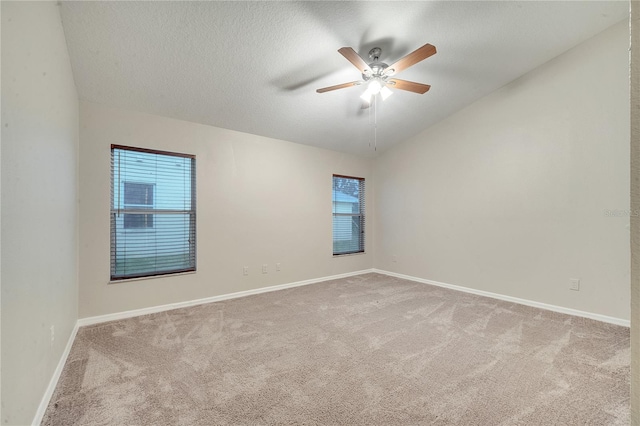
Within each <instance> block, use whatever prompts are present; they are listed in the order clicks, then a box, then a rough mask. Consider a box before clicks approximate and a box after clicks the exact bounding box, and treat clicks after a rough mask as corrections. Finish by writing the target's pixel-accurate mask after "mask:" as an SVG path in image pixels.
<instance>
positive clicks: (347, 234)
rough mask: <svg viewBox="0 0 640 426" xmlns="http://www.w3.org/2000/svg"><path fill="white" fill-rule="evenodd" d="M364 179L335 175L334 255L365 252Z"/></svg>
mask: <svg viewBox="0 0 640 426" xmlns="http://www.w3.org/2000/svg"><path fill="white" fill-rule="evenodd" d="M364 193H365V191H364V179H362V178H356V177H349V176H340V175H333V254H334V255H341V254H351V253H363V252H364V212H365V203H364Z"/></svg>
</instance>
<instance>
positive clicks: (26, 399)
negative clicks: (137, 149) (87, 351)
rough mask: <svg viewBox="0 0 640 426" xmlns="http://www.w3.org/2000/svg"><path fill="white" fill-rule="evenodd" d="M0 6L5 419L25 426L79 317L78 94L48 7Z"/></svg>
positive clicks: (56, 19) (55, 9)
mask: <svg viewBox="0 0 640 426" xmlns="http://www.w3.org/2000/svg"><path fill="white" fill-rule="evenodd" d="M1 7H2V254H1V257H2V259H1V261H2V274H1V275H2V424H3V425H4V424H30V423H31V421H32V420H33V418H34V414H35V413H36V410H37V407H38V405H39V403H40V400H41V398H42V396H43V394H44V393H45V389H46V387H47V385H48V384H49V381H50V380H51V377H52V375H53V372H54V370H55V368H56V366H57V364H58V362H59V360H60V357H61V356H62V353H63V351H64V348H65V345H66V343H67V341H68V339H69V336H70V334H71V331H72V329H73V327H74V325H75V322H76V319H77V317H78V316H77V313H78V311H77V306H78V287H77V253H78V252H77V191H76V188H77V148H78V100H77V94H76V89H75V85H74V82H73V76H72V74H71V66H70V62H69V57H68V53H67V47H66V43H65V39H64V33H63V30H62V25H61V21H60V14H59V12H58V7H57V6H56V3H54V2H46V3H40V2H38V3H30V2H21V3H13V2H5V1H3V2H2V6H1ZM51 326H54V327H55V329H54V331H55V340H54V341H53V342H51V332H50V327H51Z"/></svg>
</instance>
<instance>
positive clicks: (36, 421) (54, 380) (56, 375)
mask: <svg viewBox="0 0 640 426" xmlns="http://www.w3.org/2000/svg"><path fill="white" fill-rule="evenodd" d="M78 327H79V326H78V321H76V325H75V326H74V327H73V330H71V335H70V336H69V340H68V341H67V346H65V348H64V352H62V356H61V357H60V361H59V362H58V365H57V367H56V369H55V371H54V372H53V376H52V377H51V380H50V381H49V386H47V389H46V391H45V393H44V395H43V396H42V400H41V401H40V405H39V406H38V411H36V415H35V417H34V418H33V422H32V423H31V424H32V426H40V423H42V418H43V417H44V413H45V412H46V411H47V407H48V406H49V401H51V397H52V396H53V391H55V390H56V386H57V385H58V380H59V379H60V375H61V374H62V370H63V369H64V365H65V364H66V362H67V358H68V357H69V353H71V347H72V346H73V342H74V341H75V339H76V334H77V333H78Z"/></svg>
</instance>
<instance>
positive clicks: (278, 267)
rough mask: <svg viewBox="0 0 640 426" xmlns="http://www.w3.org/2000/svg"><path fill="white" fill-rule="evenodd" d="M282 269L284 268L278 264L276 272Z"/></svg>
mask: <svg viewBox="0 0 640 426" xmlns="http://www.w3.org/2000/svg"><path fill="white" fill-rule="evenodd" d="M280 269H282V267H281V266H280V264H279V263H276V271H279V270H280Z"/></svg>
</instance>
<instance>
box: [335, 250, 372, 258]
mask: <svg viewBox="0 0 640 426" xmlns="http://www.w3.org/2000/svg"><path fill="white" fill-rule="evenodd" d="M362 254H367V252H366V251H360V252H358V253H344V254H334V255H333V257H334V258H335V257H344V256H360V255H362Z"/></svg>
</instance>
